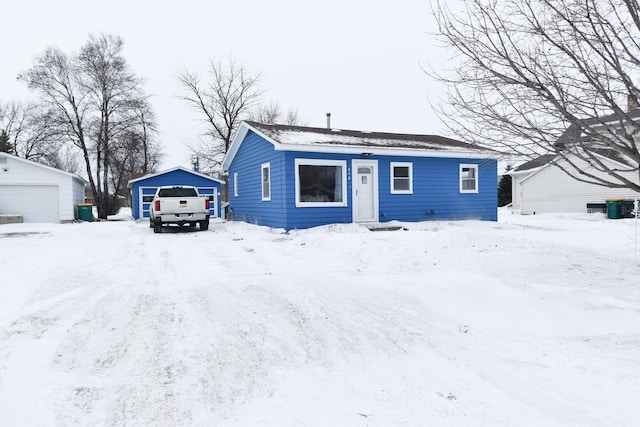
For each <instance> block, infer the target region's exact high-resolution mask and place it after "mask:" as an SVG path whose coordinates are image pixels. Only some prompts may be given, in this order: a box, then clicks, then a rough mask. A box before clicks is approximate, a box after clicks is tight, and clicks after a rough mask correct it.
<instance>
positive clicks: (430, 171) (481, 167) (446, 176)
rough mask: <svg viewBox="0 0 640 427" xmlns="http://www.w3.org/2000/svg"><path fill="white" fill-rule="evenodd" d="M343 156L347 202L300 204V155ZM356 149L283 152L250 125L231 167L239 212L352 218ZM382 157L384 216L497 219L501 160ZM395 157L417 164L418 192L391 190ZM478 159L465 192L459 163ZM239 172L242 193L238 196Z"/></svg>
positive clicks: (297, 222) (270, 221) (283, 220)
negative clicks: (265, 188)
mask: <svg viewBox="0 0 640 427" xmlns="http://www.w3.org/2000/svg"><path fill="white" fill-rule="evenodd" d="M296 159H327V160H344V161H346V164H347V170H346V180H347V181H346V182H347V186H346V187H347V188H346V194H345V198H346V200H347V206H332V207H296V194H295V192H296V188H295V173H296V170H295V160H296ZM354 159H356V160H360V159H365V158H364V157H362V156H360V155H357V154H338V153H310V152H295V151H290V152H284V151H276V150H274V147H273V145H272V144H271V143H270V142H268V141H266V140H264V139H263V138H262V137H260V136H259V135H257V134H255V133H254V132H252V131H249V132H248V133H247V135H246V136H245V139H244V140H243V142H242V144H241V145H240V147H239V149H238V152H237V153H236V155H235V157H234V159H233V161H232V163H231V166H230V168H229V202H230V206H231V208H232V209H233V214H234V218H235V219H237V220H243V221H247V222H251V223H254V224H259V225H266V226H271V227H279V228H285V229H287V230H290V229H293V228H308V227H314V226H318V225H324V224H332V223H350V222H352V221H353V201H352V185H351V178H352V177H351V173H352V168H351V166H352V163H351V162H352V160H354ZM366 160H376V161H377V163H378V202H379V212H378V214H379V220H380V221H381V222H386V221H391V220H399V221H425V220H464V219H479V220H488V221H496V220H497V205H498V199H497V197H498V196H497V185H498V182H497V180H498V178H497V161H496V160H485V159H456V158H434V157H408V156H371V157H366ZM391 162H411V163H412V164H413V193H412V194H391V168H390V163H391ZM264 163H269V164H270V170H271V200H270V201H262V200H261V198H262V186H261V165H262V164H264ZM461 164H476V165H478V190H479V191H478V192H477V193H460V165H461ZM234 173H238V197H234V180H233V177H234Z"/></svg>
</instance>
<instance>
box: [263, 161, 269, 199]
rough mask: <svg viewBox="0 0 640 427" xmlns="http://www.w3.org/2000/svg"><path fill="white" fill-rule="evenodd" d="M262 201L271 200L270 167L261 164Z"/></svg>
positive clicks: (267, 164) (266, 164)
mask: <svg viewBox="0 0 640 427" xmlns="http://www.w3.org/2000/svg"><path fill="white" fill-rule="evenodd" d="M262 200H265V201H268V200H271V167H270V164H269V163H263V164H262Z"/></svg>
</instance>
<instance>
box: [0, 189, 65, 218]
mask: <svg viewBox="0 0 640 427" xmlns="http://www.w3.org/2000/svg"><path fill="white" fill-rule="evenodd" d="M0 214H18V215H22V217H23V221H24V222H60V202H59V199H58V186H57V185H0Z"/></svg>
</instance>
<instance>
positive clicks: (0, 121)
mask: <svg viewBox="0 0 640 427" xmlns="http://www.w3.org/2000/svg"><path fill="white" fill-rule="evenodd" d="M0 129H2V131H3V132H4V134H5V135H6V138H7V144H8V146H9V147H10V152H11V153H12V154H14V155H16V156H18V157H22V158H24V159H28V160H32V161H35V162H39V163H43V164H46V165H50V166H55V167H60V166H63V167H60V168H61V169H63V170H66V171H68V172H74V173H75V172H77V163H74V162H73V161H71V162H68V161H66V159H63V158H62V157H61V154H62V153H61V147H60V146H61V143H60V141H59V138H58V137H57V136H58V135H57V131H56V128H55V125H54V123H53V115H52V113H51V111H50V110H47V109H46V108H43V107H42V106H40V105H38V104H33V103H28V104H23V103H21V102H17V101H12V102H9V103H7V104H5V105H4V106H1V107H0Z"/></svg>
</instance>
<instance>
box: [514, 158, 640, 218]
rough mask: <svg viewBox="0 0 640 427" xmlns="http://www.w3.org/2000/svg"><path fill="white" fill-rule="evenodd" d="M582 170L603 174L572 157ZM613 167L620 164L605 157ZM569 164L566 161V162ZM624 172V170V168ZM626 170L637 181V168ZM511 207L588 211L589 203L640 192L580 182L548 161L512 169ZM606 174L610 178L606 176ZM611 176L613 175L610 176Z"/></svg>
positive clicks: (529, 210)
mask: <svg viewBox="0 0 640 427" xmlns="http://www.w3.org/2000/svg"><path fill="white" fill-rule="evenodd" d="M571 160H572V161H573V162H575V163H576V164H577V165H578V166H579V167H580V168H581V169H582V170H585V171H588V172H589V173H591V174H594V175H598V176H599V175H602V173H601V172H597V171H594V170H593V168H591V167H590V166H589V165H587V164H586V163H585V162H583V161H580V160H578V159H576V158H572V159H571ZM602 161H603V162H604V163H605V164H608V165H609V166H610V167H611V168H621V166H620V165H619V164H615V163H613V162H611V161H609V160H607V159H604V158H603V159H602ZM564 166H565V167H567V165H566V164H564ZM623 173H624V172H623ZM625 174H627V176H628V177H629V179H631V180H633V181H636V182H637V181H638V174H637V172H636V171H631V172H628V173H625ZM512 177H513V183H512V195H513V202H512V207H513V209H514V210H517V211H520V212H521V213H523V214H533V213H534V212H535V213H586V212H587V203H605V200H606V199H609V198H624V199H633V198H634V197H640V193H635V192H633V191H632V190H626V189H617V188H606V187H602V186H599V185H595V184H588V183H586V182H580V181H578V180H575V179H573V178H571V177H570V176H568V175H567V174H566V173H565V172H563V171H562V170H561V169H560V168H559V167H557V166H553V165H549V166H547V167H543V168H540V169H537V170H532V171H529V173H527V171H523V172H521V173H517V172H516V173H513V174H512ZM605 178H609V177H608V176H605ZM609 179H610V178H609Z"/></svg>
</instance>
